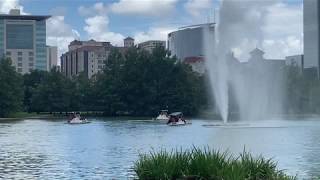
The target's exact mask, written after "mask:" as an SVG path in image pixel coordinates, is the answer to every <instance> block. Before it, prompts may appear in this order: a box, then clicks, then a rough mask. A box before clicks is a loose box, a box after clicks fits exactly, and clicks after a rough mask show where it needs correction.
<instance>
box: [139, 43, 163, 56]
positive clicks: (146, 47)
mask: <svg viewBox="0 0 320 180" xmlns="http://www.w3.org/2000/svg"><path fill="white" fill-rule="evenodd" d="M138 47H139V48H140V49H143V50H146V51H148V52H150V53H151V52H152V50H153V49H154V48H156V47H164V48H166V41H160V40H149V41H145V42H142V43H139V44H138Z"/></svg>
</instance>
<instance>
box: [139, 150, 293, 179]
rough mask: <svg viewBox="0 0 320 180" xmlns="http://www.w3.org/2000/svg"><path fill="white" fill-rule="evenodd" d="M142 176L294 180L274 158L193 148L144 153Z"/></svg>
mask: <svg viewBox="0 0 320 180" xmlns="http://www.w3.org/2000/svg"><path fill="white" fill-rule="evenodd" d="M134 171H135V173H136V175H137V177H138V178H139V179H141V180H145V179H147V180H175V179H190V180H191V179H197V180H291V179H296V178H295V177H291V176H288V175H286V174H285V173H284V172H283V171H281V170H278V169H277V164H276V163H275V162H274V161H273V160H272V159H266V158H263V157H262V156H259V157H257V158H254V157H253V156H252V155H251V154H250V153H248V152H246V151H244V152H243V153H241V154H240V155H239V156H237V157H234V156H232V155H230V154H229V153H228V152H219V151H215V150H211V149H209V148H204V149H200V148H193V149H190V150H185V151H183V150H175V151H171V152H168V151H165V150H161V151H160V152H155V151H152V152H150V153H149V154H142V155H140V157H139V160H138V161H137V162H136V163H135V165H134Z"/></svg>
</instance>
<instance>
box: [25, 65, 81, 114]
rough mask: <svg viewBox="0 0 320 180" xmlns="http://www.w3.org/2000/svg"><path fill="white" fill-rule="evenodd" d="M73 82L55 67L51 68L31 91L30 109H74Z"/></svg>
mask: <svg viewBox="0 0 320 180" xmlns="http://www.w3.org/2000/svg"><path fill="white" fill-rule="evenodd" d="M74 91H75V88H74V83H73V82H72V81H71V79H68V78H66V77H65V76H63V75H62V74H61V73H60V72H59V71H58V70H57V69H52V70H51V72H50V73H48V74H47V75H46V76H44V79H43V81H41V82H40V83H39V84H38V85H37V86H36V88H34V89H33V91H32V96H31V103H30V107H29V109H30V111H32V112H66V111H71V110H74V107H75V105H76V103H74V102H75V101H77V99H74V94H75V93H74Z"/></svg>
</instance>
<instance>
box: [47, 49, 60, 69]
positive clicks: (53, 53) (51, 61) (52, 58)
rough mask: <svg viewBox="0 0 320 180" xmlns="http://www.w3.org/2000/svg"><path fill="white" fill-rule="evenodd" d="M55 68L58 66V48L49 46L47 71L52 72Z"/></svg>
mask: <svg viewBox="0 0 320 180" xmlns="http://www.w3.org/2000/svg"><path fill="white" fill-rule="evenodd" d="M54 66H58V48H57V47H56V46H47V71H50V70H51V69H52V68H53V67H54Z"/></svg>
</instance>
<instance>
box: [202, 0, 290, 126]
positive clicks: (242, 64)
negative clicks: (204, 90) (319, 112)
mask: <svg viewBox="0 0 320 180" xmlns="http://www.w3.org/2000/svg"><path fill="white" fill-rule="evenodd" d="M272 3H273V2H272V1H270V2H268V3H260V2H255V1H229V0H224V1H222V3H221V8H220V13H219V14H220V19H219V23H218V25H217V28H215V29H214V30H212V27H210V26H209V25H208V26H206V27H204V55H205V58H206V63H207V64H206V66H207V67H208V72H209V78H210V83H211V86H212V89H213V91H214V92H213V95H214V100H215V104H216V106H217V110H218V111H219V113H220V116H221V118H222V120H223V122H224V123H227V121H228V115H229V113H230V112H231V111H232V109H231V107H230V106H229V104H230V103H232V104H233V106H235V107H236V108H235V109H236V111H237V113H238V114H239V115H238V116H239V119H241V120H256V119H266V118H270V116H273V115H276V114H280V113H281V112H282V97H283V96H282V90H283V84H284V81H283V75H282V70H281V68H283V66H282V64H281V62H280V61H277V60H266V59H264V57H263V54H264V52H263V51H262V50H260V49H258V48H257V47H262V42H263V24H264V21H265V16H266V13H267V7H268V6H269V5H271V4H272ZM252 50H253V51H252ZM250 51H251V52H250ZM249 52H250V55H251V57H250V58H248V54H249ZM234 53H235V54H236V55H237V56H238V57H240V58H246V60H244V61H243V60H238V59H237V58H238V57H235V56H234ZM279 64H281V65H279ZM283 65H284V64H283ZM231 95H232V96H231ZM231 97H232V98H231ZM233 111H235V110H233Z"/></svg>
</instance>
